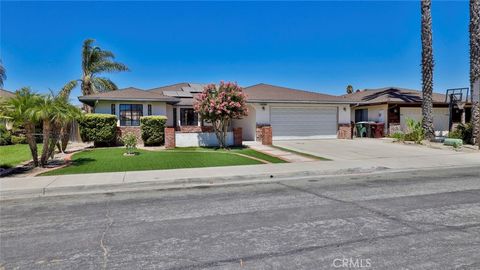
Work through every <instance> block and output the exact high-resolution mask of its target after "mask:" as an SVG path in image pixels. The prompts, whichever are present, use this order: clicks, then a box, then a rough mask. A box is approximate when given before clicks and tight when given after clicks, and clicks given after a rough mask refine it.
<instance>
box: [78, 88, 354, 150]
mask: <svg viewBox="0 0 480 270" xmlns="http://www.w3.org/2000/svg"><path fill="white" fill-rule="evenodd" d="M204 86H205V85H204V84H193V83H178V84H174V85H169V86H163V87H158V88H154V89H150V90H141V89H138V88H133V87H130V88H126V89H120V90H117V91H112V92H105V93H99V94H93V95H88V96H81V97H79V100H80V101H81V102H83V103H84V104H88V105H90V106H92V107H93V108H94V112H95V113H107V114H115V115H117V117H118V118H119V122H118V125H119V127H120V128H121V129H122V128H123V129H126V128H127V129H131V127H136V126H139V124H140V122H139V120H140V117H141V116H143V115H165V116H167V118H168V120H167V125H168V126H172V127H175V128H176V130H178V131H180V132H202V131H209V130H211V128H210V127H209V125H208V124H206V123H203V121H202V120H201V119H200V118H199V117H198V115H197V114H196V113H195V111H194V110H193V102H194V99H195V97H196V96H197V95H198V94H199V93H201V92H202V90H203V87H204ZM244 92H245V94H246V95H247V105H248V109H249V114H248V116H246V117H244V118H243V119H238V120H234V121H233V123H232V127H233V128H235V127H241V128H242V131H243V134H242V135H243V140H246V141H253V140H256V139H257V138H258V134H257V133H258V132H259V131H258V130H259V127H261V126H265V125H270V126H272V131H273V139H276V140H281V139H306V138H309V139H314V138H317V139H318V138H337V133H338V130H339V126H340V125H342V124H349V123H350V103H351V102H350V101H348V100H346V99H345V98H343V97H336V96H331V95H326V94H320V93H315V92H308V91H303V90H296V89H290V88H285V87H279V86H273V85H268V84H257V85H253V86H249V87H246V88H244Z"/></svg>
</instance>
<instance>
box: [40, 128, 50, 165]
mask: <svg viewBox="0 0 480 270" xmlns="http://www.w3.org/2000/svg"><path fill="white" fill-rule="evenodd" d="M51 130H52V129H51V123H50V121H47V120H44V121H43V149H42V156H41V157H40V166H42V167H45V165H47V161H48V158H49V156H50V151H49V147H50V132H51Z"/></svg>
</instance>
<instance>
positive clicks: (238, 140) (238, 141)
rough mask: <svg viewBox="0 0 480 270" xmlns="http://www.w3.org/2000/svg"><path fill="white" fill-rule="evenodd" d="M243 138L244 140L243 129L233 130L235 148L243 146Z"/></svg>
mask: <svg viewBox="0 0 480 270" xmlns="http://www.w3.org/2000/svg"><path fill="white" fill-rule="evenodd" d="M242 144H243V138H242V128H241V127H238V128H234V129H233V145H234V146H242Z"/></svg>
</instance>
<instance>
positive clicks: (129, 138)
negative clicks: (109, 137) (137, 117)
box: [122, 133, 137, 155]
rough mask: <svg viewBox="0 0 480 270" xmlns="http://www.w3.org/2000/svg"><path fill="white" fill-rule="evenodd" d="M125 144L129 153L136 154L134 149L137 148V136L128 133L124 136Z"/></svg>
mask: <svg viewBox="0 0 480 270" xmlns="http://www.w3.org/2000/svg"><path fill="white" fill-rule="evenodd" d="M122 141H123V144H124V145H125V148H126V149H127V152H126V154H127V155H133V154H135V153H134V151H135V149H137V137H136V136H135V134H133V133H127V134H125V135H124V136H123V137H122Z"/></svg>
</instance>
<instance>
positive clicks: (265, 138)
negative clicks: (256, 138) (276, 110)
mask: <svg viewBox="0 0 480 270" xmlns="http://www.w3.org/2000/svg"><path fill="white" fill-rule="evenodd" d="M262 144H263V145H272V127H271V126H265V127H262Z"/></svg>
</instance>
